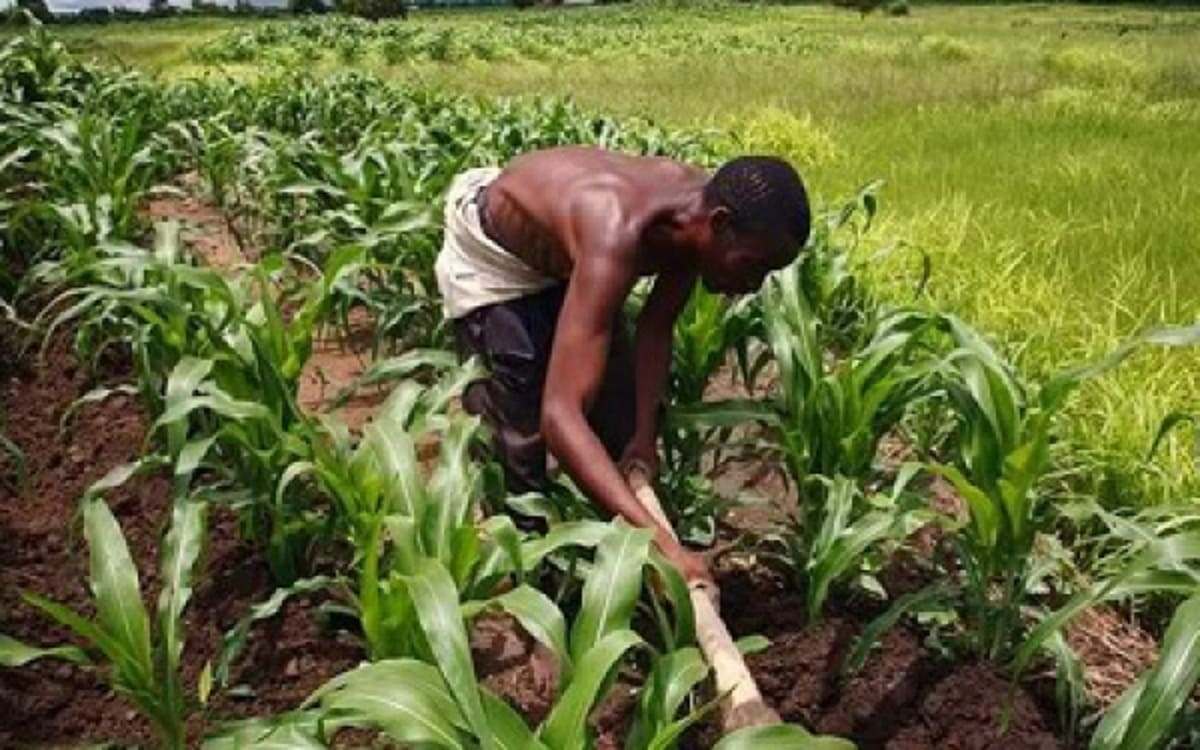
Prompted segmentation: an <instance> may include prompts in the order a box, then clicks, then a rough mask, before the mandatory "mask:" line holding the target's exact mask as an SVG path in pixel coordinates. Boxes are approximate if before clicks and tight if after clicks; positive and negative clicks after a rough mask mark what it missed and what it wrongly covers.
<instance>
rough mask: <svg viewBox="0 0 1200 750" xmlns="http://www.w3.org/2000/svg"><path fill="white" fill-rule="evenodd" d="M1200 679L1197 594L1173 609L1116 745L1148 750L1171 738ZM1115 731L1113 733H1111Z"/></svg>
mask: <svg viewBox="0 0 1200 750" xmlns="http://www.w3.org/2000/svg"><path fill="white" fill-rule="evenodd" d="M1198 681H1200V595H1197V596H1194V597H1192V598H1191V599H1188V600H1187V601H1185V602H1184V603H1183V604H1181V605H1179V608H1178V609H1176V610H1175V615H1174V616H1173V617H1172V618H1171V624H1170V625H1169V626H1167V632H1166V634H1165V635H1164V636H1163V642H1162V648H1161V651H1160V654H1159V658H1158V662H1157V663H1156V664H1155V665H1154V668H1153V669H1151V670H1150V673H1149V674H1148V675H1146V677H1145V679H1144V680H1139V683H1140V690H1138V695H1137V698H1136V703H1135V705H1134V708H1133V711H1132V712H1131V713H1130V714H1129V718H1128V720H1127V721H1125V722H1122V724H1123V725H1124V731H1123V732H1120V735H1121V741H1120V744H1119V745H1116V746H1115V747H1118V748H1120V750H1151V749H1152V748H1158V747H1162V746H1163V745H1165V744H1166V742H1167V740H1169V739H1170V738H1171V731H1172V729H1173V728H1174V726H1175V723H1176V721H1177V720H1178V718H1179V712H1180V709H1181V708H1182V707H1183V704H1184V703H1185V702H1186V701H1187V700H1188V698H1189V696H1191V694H1192V691H1193V690H1195V688H1196V683H1197V682H1198ZM1114 734H1115V733H1114Z"/></svg>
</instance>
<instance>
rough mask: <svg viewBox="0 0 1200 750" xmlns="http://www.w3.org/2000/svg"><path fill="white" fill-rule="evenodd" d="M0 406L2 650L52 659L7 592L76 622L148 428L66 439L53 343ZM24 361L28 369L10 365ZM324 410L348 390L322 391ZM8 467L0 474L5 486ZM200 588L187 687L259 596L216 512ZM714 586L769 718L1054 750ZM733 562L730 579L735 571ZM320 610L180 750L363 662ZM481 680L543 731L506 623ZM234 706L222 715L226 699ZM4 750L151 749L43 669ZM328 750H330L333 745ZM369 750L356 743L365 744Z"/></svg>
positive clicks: (1026, 711)
mask: <svg viewBox="0 0 1200 750" xmlns="http://www.w3.org/2000/svg"><path fill="white" fill-rule="evenodd" d="M0 355H2V356H0V363H3V364H2V365H0V367H3V368H6V369H4V370H0V376H2V377H3V383H2V387H0V404H2V406H3V409H4V412H3V413H4V415H5V419H4V422H5V426H4V429H5V430H6V434H7V435H8V436H9V437H10V438H12V439H13V440H14V441H15V442H16V443H17V444H18V445H20V446H21V447H22V448H23V449H24V451H25V454H26V457H27V459H28V474H29V476H28V480H27V483H26V485H25V487H24V488H23V489H21V490H20V491H19V492H14V491H11V490H10V489H8V488H4V487H3V485H2V484H0V490H2V491H3V493H4V494H3V495H0V534H3V539H4V543H3V545H0V632H4V633H6V634H9V635H12V636H14V637H17V638H20V639H22V640H27V641H30V642H33V643H38V644H47V645H48V644H53V643H57V642H61V641H62V640H64V639H66V638H67V637H68V634H67V633H66V632H65V631H63V630H62V629H61V628H57V627H54V626H52V625H50V624H48V623H47V622H46V620H45V619H44V618H42V617H41V615H39V614H38V613H37V612H35V611H33V610H32V609H31V608H30V607H28V606H27V605H25V604H24V603H23V602H22V601H21V600H20V597H19V591H20V590H31V591H37V592H39V593H43V594H47V595H49V596H51V597H52V598H54V599H57V600H59V601H62V602H64V603H66V604H68V605H70V606H73V607H76V608H79V609H81V610H84V611H87V610H88V607H89V604H88V601H89V597H88V593H87V590H86V568H87V556H86V546H85V545H84V543H83V540H82V538H81V535H80V534H79V533H78V531H77V530H76V528H77V524H72V517H73V514H74V511H75V509H76V507H77V503H78V499H79V497H80V496H81V494H82V492H83V490H84V489H85V488H86V487H87V486H88V484H90V483H91V482H93V481H94V480H95V479H98V478H99V477H101V476H103V474H104V473H105V472H106V471H108V470H109V469H110V468H111V467H113V466H115V465H118V464H120V463H123V462H125V461H129V460H132V459H133V458H135V457H136V456H137V455H139V452H140V450H141V448H142V443H143V437H144V431H145V427H146V420H145V416H144V414H143V413H142V411H141V409H140V407H139V405H138V403H137V402H136V400H133V399H130V398H126V397H119V396H118V397H114V398H111V399H109V400H107V401H105V402H103V403H100V404H94V405H91V406H88V407H85V408H83V409H81V410H79V412H78V413H77V415H76V417H75V418H74V420H73V421H72V422H71V424H70V426H69V428H68V429H67V430H66V431H65V432H64V433H62V434H60V433H59V431H58V424H59V421H60V419H61V417H62V414H63V413H64V412H65V410H66V409H67V407H68V406H69V405H70V404H71V403H72V401H73V400H74V399H76V398H77V397H78V396H80V395H82V394H83V393H85V392H86V391H87V390H88V389H90V388H91V387H92V386H93V385H95V384H96V379H95V378H93V377H92V376H90V375H89V373H87V372H86V371H84V370H83V368H81V367H79V366H78V365H77V364H76V362H75V360H74V357H73V356H72V354H71V351H70V347H69V346H68V345H67V342H66V341H58V342H56V343H55V344H54V345H53V346H52V347H51V349H50V350H49V352H48V354H47V356H46V358H45V360H44V361H34V360H30V359H28V358H25V359H24V360H22V358H20V357H18V356H17V352H16V350H15V349H14V348H13V346H12V342H11V340H10V339H5V338H3V337H2V336H0ZM21 361H24V362H25V366H24V367H21V366H19V365H18V363H19V362H21ZM104 369H105V371H106V372H108V373H111V375H110V376H106V377H105V378H102V379H101V380H102V382H108V383H111V382H119V381H121V380H123V379H124V378H125V377H126V376H127V375H128V367H127V365H125V364H124V363H121V362H108V363H105V366H104ZM328 380H330V381H331V384H330V385H329V386H327V395H332V393H331V392H330V389H334V391H333V392H336V389H335V386H334V385H333V383H336V388H340V386H341V385H342V384H343V383H344V382H345V381H344V380H342V379H341V378H339V379H337V380H335V379H334V378H332V377H330V378H328ZM8 468H10V467H9V466H8V465H2V466H0V469H4V470H7V469H8ZM107 500H108V502H109V503H110V505H111V506H112V508H113V510H114V512H115V513H116V515H117V517H118V520H119V521H120V522H121V524H122V528H123V529H124V531H125V533H126V535H127V538H128V539H129V544H130V547H131V550H132V553H133V556H134V558H135V561H136V562H137V565H138V568H139V572H140V574H141V577H142V581H143V586H144V590H145V593H146V600H147V601H148V602H151V603H152V602H153V597H154V595H155V594H156V588H157V574H156V570H155V567H156V564H157V553H158V546H159V541H160V537H161V533H162V528H161V526H162V519H164V518H165V512H166V509H167V502H168V498H167V485H166V482H165V481H164V480H163V478H161V477H148V478H142V479H136V480H133V481H131V482H130V483H129V484H127V485H126V486H125V487H122V488H120V489H118V490H115V491H113V492H111V493H109V495H108V497H107ZM210 525H211V528H210V541H209V547H208V552H207V555H206V557H205V560H204V570H203V573H202V574H200V575H199V576H198V578H197V589H196V592H195V595H194V599H193V601H192V604H191V606H190V607H189V609H188V614H187V618H186V619H187V623H186V624H187V630H186V632H187V636H188V641H187V646H186V648H185V652H184V653H185V666H184V672H185V679H186V684H187V685H188V686H189V690H190V689H191V686H194V685H195V681H196V679H197V677H198V675H199V674H200V671H201V670H202V669H203V667H204V665H205V664H206V663H208V662H209V661H211V660H213V659H214V658H215V656H216V654H217V653H218V650H219V648H220V644H221V639H222V636H223V634H224V633H225V631H226V630H227V629H228V628H230V627H231V626H233V625H234V623H235V622H236V621H237V620H238V618H239V617H241V616H242V615H243V614H245V612H246V611H247V608H248V607H249V606H250V605H251V604H252V603H254V602H257V601H260V600H262V599H264V598H266V596H268V595H269V593H270V587H271V584H270V580H269V577H268V574H267V571H266V566H265V564H264V563H263V561H262V559H261V557H260V556H259V555H258V554H257V553H256V552H255V551H254V550H253V549H252V548H250V547H249V546H248V545H245V544H242V543H241V542H240V541H239V539H238V535H237V524H236V519H235V518H234V517H233V516H232V515H231V514H228V513H222V512H214V514H213V516H212V518H211V522H210ZM729 560H730V562H729V563H728V564H727V565H726V568H727V569H726V570H725V572H724V573H722V576H721V587H722V594H723V600H722V611H723V612H724V613H725V615H726V618H727V622H728V623H729V626H730V629H731V631H732V632H733V633H734V635H735V637H736V636H743V635H749V634H755V633H758V634H763V635H766V636H768V637H769V638H770V640H771V645H770V647H769V648H768V649H766V650H765V651H764V652H762V653H760V654H755V655H752V656H750V657H749V659H748V663H749V665H750V668H751V671H752V672H753V673H754V675H755V677H756V679H757V680H758V681H759V685H760V687H761V688H762V690H763V693H764V696H765V697H766V698H767V700H768V702H769V703H770V704H771V705H772V706H773V707H774V708H775V709H776V710H777V711H779V713H780V714H781V715H782V716H783V718H784V719H786V720H790V721H800V722H803V723H805V724H806V725H808V726H810V727H812V728H814V729H816V730H818V731H821V732H826V733H832V734H839V735H843V736H848V737H851V738H852V739H854V740H855V741H856V742H858V743H859V746H860V747H862V748H898V749H903V750H911V749H915V748H1017V749H1020V748H1052V747H1058V746H1059V743H1058V741H1057V740H1056V739H1055V737H1054V735H1053V734H1052V733H1051V732H1050V731H1049V729H1048V726H1049V725H1048V724H1047V722H1046V719H1045V718H1044V716H1043V712H1042V711H1041V709H1040V707H1039V705H1038V703H1037V702H1036V701H1035V699H1034V698H1033V697H1032V695H1031V694H1030V693H1028V692H1027V691H1026V690H1024V689H1023V688H1020V689H1018V690H1017V691H1016V692H1015V694H1014V696H1015V697H1014V703H1013V708H1012V713H1011V720H1010V721H1011V723H1010V727H1009V730H1008V732H1007V733H1006V734H1003V735H1001V734H1000V733H999V732H998V730H997V728H996V727H997V722H998V717H999V715H1000V710H1001V707H1002V706H1003V705H1004V704H1005V701H1006V700H1007V699H1008V698H1009V695H1010V685H1009V682H1008V681H1007V680H1006V679H1005V678H1004V677H1003V676H1001V675H998V674H996V673H995V672H994V671H993V670H992V669H991V668H990V667H988V666H986V665H980V664H968V665H959V666H957V667H951V666H949V665H946V664H944V663H942V662H940V661H939V660H938V659H937V658H936V657H935V656H934V655H933V654H931V653H929V652H928V651H927V650H926V649H925V648H924V647H923V645H922V643H921V640H920V637H919V635H918V634H917V633H916V632H915V631H912V630H908V629H905V628H898V629H896V630H894V631H892V632H891V633H889V634H888V635H887V636H886V638H885V639H884V642H883V644H882V647H881V648H879V649H877V650H876V651H875V652H874V653H873V654H872V656H871V657H870V658H869V659H868V661H867V664H866V666H865V667H864V669H863V670H862V671H861V672H860V673H859V674H857V675H855V676H853V677H851V678H849V679H846V680H843V679H841V678H840V676H839V667H840V664H841V662H842V658H843V657H844V655H845V654H846V651H847V649H848V648H849V647H850V646H851V644H852V643H853V641H854V638H855V637H856V635H857V634H858V632H859V629H860V628H861V623H862V622H863V621H864V616H863V613H861V612H856V611H854V610H852V609H847V610H844V611H842V612H841V613H835V614H834V615H832V616H830V617H829V618H827V619H826V620H824V621H822V622H819V623H816V624H814V625H811V626H805V625H803V624H802V621H801V618H802V616H801V613H802V611H803V606H802V601H801V600H800V598H799V597H798V596H797V595H796V594H795V592H794V591H793V590H792V589H790V588H789V587H788V586H787V585H785V583H784V582H782V581H781V580H779V578H778V577H776V576H773V575H771V574H770V573H769V572H767V571H766V570H764V569H763V568H762V567H761V565H758V564H756V563H755V562H754V560H753V559H749V560H748V561H747V559H742V558H739V559H735V558H733V557H732V556H731V557H730V558H729ZM739 560H740V563H741V564H738V562H739ZM321 602H322V598H321V596H320V595H314V596H309V597H302V598H297V599H296V600H293V601H292V602H290V603H289V604H288V605H287V606H286V607H285V608H284V610H283V611H282V613H281V614H280V616H278V617H276V618H273V619H272V620H270V621H268V622H265V623H261V624H259V625H257V626H256V627H255V628H254V630H253V631H252V633H251V637H250V640H249V643H248V645H247V648H246V650H245V651H244V652H243V654H242V656H241V658H240V659H239V660H238V662H237V664H236V665H235V666H234V669H233V673H232V680H231V684H234V685H239V686H242V688H243V689H242V690H239V691H235V692H225V691H222V692H218V693H216V694H215V695H214V698H213V702H212V704H211V705H210V706H209V707H208V710H207V712H206V716H204V717H197V719H196V720H195V722H194V723H193V726H192V736H193V737H199V736H200V734H201V733H202V731H203V730H204V729H205V728H206V727H211V726H214V725H215V724H216V723H218V722H219V721H220V720H222V719H226V718H232V717H240V716H248V715H263V714H269V713H276V712H281V711H286V710H289V709H292V708H295V707H296V706H297V705H298V704H299V703H300V702H301V701H302V700H303V699H304V698H305V697H306V696H307V695H308V694H309V693H310V692H311V691H312V690H313V689H314V688H316V687H317V686H318V685H320V684H321V683H323V682H324V681H325V680H327V679H328V678H330V677H331V676H333V675H335V674H337V673H339V672H342V671H344V670H346V669H348V668H350V667H351V666H353V665H354V664H355V663H356V662H357V661H359V660H360V659H361V658H362V657H363V653H362V650H361V648H360V646H359V645H358V643H357V642H356V641H355V640H354V639H351V638H349V637H347V636H344V635H335V634H330V633H328V632H326V631H325V629H324V628H323V627H322V624H321V617H320V615H319V612H318V608H319V606H320V604H321ZM472 649H473V652H474V656H475V661H476V666H477V670H478V672H479V675H480V677H481V679H482V680H483V681H484V683H485V684H487V685H488V686H489V687H490V688H492V689H493V690H495V691H496V692H497V693H498V694H500V695H501V696H502V697H504V698H505V699H507V700H508V701H509V702H510V703H511V704H512V705H513V706H514V707H516V708H517V709H518V710H519V711H520V712H521V713H522V714H523V715H524V716H525V717H526V718H527V719H529V720H530V722H531V723H534V724H536V723H537V722H539V721H541V720H542V719H544V718H545V716H546V713H547V712H548V710H549V708H550V706H551V704H552V701H553V695H554V691H555V683H556V675H555V669H554V664H553V659H552V658H551V657H550V655H549V654H548V653H546V652H545V651H544V650H543V649H541V648H540V647H538V646H537V645H536V643H535V642H534V641H533V640H532V639H531V638H529V637H528V636H527V635H526V634H524V633H523V632H521V630H520V628H519V627H517V626H516V625H515V624H514V623H513V622H512V621H511V620H508V619H506V618H503V617H486V618H483V619H482V620H480V622H479V623H478V624H477V627H476V628H475V629H474V632H473V634H472ZM637 683H638V678H637V676H636V675H628V674H627V675H622V677H621V679H619V680H618V683H617V685H616V687H615V688H614V689H613V691H612V692H611V693H610V695H609V696H608V698H607V699H606V700H605V701H604V702H603V703H602V705H601V706H600V707H599V708H598V709H597V710H596V711H595V712H594V713H593V716H592V725H593V727H594V729H595V730H596V732H597V735H598V740H597V744H598V746H599V747H602V748H618V747H621V746H622V738H623V737H624V735H625V733H626V731H627V728H628V722H629V720H630V718H631V716H632V712H633V708H634V705H635V702H636V689H637ZM238 695H240V696H243V697H236V696H238ZM0 712H2V715H0V746H2V747H13V746H29V745H39V746H47V745H62V744H64V743H68V742H80V741H97V740H109V741H112V740H115V741H118V742H124V743H141V744H148V743H151V742H152V736H153V735H152V733H151V730H150V728H149V726H148V725H147V724H146V723H145V721H144V720H143V719H142V718H141V717H140V715H139V714H137V713H136V712H135V711H133V710H132V709H131V708H130V707H129V706H128V705H127V704H126V703H125V702H124V701H123V700H122V699H121V698H119V697H117V696H115V695H114V694H113V693H112V692H111V691H110V690H108V689H107V688H106V687H105V685H104V684H103V683H102V682H101V681H100V680H99V679H98V678H97V676H96V675H95V674H94V673H91V672H88V671H86V670H83V669H80V668H77V667H75V666H71V665H64V664H58V663H54V662H49V661H46V662H41V663H38V664H35V665H33V666H32V667H30V668H26V669H20V670H3V671H0ZM715 736H716V730H715V727H714V726H712V725H711V723H710V725H708V726H706V727H701V728H700V729H699V730H698V731H696V732H693V733H692V734H691V735H689V737H688V739H687V740H686V742H685V746H686V747H690V748H705V747H711V746H712V744H713V741H714V739H715ZM341 739H342V738H339V740H341ZM369 740H370V738H369V737H366V738H363V740H362V743H361V744H365V743H366V742H368V741H369Z"/></svg>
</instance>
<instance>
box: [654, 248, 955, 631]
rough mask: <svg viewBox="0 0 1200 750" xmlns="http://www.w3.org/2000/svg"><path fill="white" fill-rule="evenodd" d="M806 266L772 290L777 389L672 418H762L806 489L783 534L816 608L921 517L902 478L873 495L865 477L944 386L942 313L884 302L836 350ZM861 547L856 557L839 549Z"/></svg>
mask: <svg viewBox="0 0 1200 750" xmlns="http://www.w3.org/2000/svg"><path fill="white" fill-rule="evenodd" d="M802 269H803V267H802V266H801V265H795V266H792V267H790V268H788V269H785V270H784V271H782V272H780V273H779V274H778V275H776V276H774V277H772V278H771V279H770V280H769V281H768V287H767V288H766V289H765V290H764V293H763V310H764V313H763V315H764V323H765V330H766V339H767V343H768V345H769V349H770V353H771V355H772V361H773V362H774V363H775V366H776V367H777V369H778V381H777V383H776V384H775V386H774V394H773V395H772V396H771V397H769V398H767V399H762V400H737V399H734V400H726V401H714V402H709V403H704V404H699V405H697V406H694V407H692V408H690V409H684V408H680V409H676V410H675V411H674V412H673V415H672V421H673V422H674V423H675V424H677V425H681V426H685V427H693V428H695V427H735V426H739V425H746V424H749V423H758V424H760V425H762V427H763V428H764V429H765V437H764V439H762V440H761V442H759V443H756V444H755V447H757V448H758V449H759V450H762V448H763V447H766V448H767V450H768V451H769V452H770V453H773V454H775V455H777V456H778V457H779V459H780V460H781V462H782V463H783V465H784V466H785V467H786V468H787V470H788V474H789V475H790V477H791V478H792V479H793V480H794V481H795V482H796V483H797V488H798V490H799V493H800V502H799V503H798V505H797V508H796V510H795V512H794V517H793V519H792V521H791V523H790V524H789V528H788V531H787V532H786V533H785V534H783V535H782V536H781V537H779V538H778V539H777V541H779V542H782V544H783V550H784V552H785V554H784V559H785V560H787V561H788V563H789V566H790V568H791V569H792V570H793V571H795V572H796V574H797V578H798V581H799V583H800V585H801V588H803V589H804V590H805V592H806V597H807V609H808V615H809V617H810V618H814V617H816V616H818V615H819V613H820V610H821V608H822V606H823V604H824V601H825V599H826V597H827V595H828V587H829V585H830V584H831V583H833V582H834V581H837V580H841V579H844V578H845V577H847V576H849V575H850V574H851V573H853V572H856V571H857V570H858V567H859V564H860V563H861V561H862V556H863V555H864V554H865V553H866V552H867V550H868V549H869V548H871V547H872V546H874V545H875V544H877V543H879V542H882V541H884V540H885V539H888V538H893V537H895V536H896V535H900V534H903V533H904V532H905V530H906V529H909V528H911V526H912V523H913V522H914V521H915V518H914V517H913V516H912V515H911V514H912V513H913V512H915V511H916V508H915V506H914V505H913V503H912V502H911V501H910V500H909V498H908V495H907V494H906V493H904V492H902V490H903V486H902V485H901V486H899V487H898V489H897V491H896V492H895V493H893V495H892V496H890V497H887V496H882V495H879V496H872V498H867V497H864V496H863V494H862V493H861V492H860V491H859V489H858V484H860V483H863V482H866V481H868V480H871V479H873V478H874V473H875V471H874V470H875V466H874V465H875V460H876V455H877V453H878V449H879V442H880V440H881V439H882V438H883V437H884V436H885V435H887V434H888V433H889V432H891V431H892V430H894V429H895V428H896V427H897V425H898V424H899V422H900V420H901V418H902V417H903V416H904V415H905V414H906V413H907V411H908V410H909V409H910V408H911V407H912V405H913V404H914V403H917V402H919V401H920V400H921V399H924V398H927V397H929V396H931V395H933V394H934V393H936V392H937V390H938V388H939V379H938V368H937V360H936V359H935V357H934V352H935V347H936V345H937V341H938V328H939V323H940V319H939V318H938V317H937V316H932V315H926V314H924V313H918V312H913V311H907V310H893V311H885V312H882V313H880V314H879V315H878V317H877V320H875V322H874V323H873V325H872V326H870V327H869V328H868V329H867V330H866V331H865V336H866V339H865V343H863V344H862V345H861V346H860V347H858V348H856V349H854V350H852V351H851V352H849V353H848V354H846V355H845V357H844V358H843V359H836V358H834V357H833V356H832V355H831V353H830V352H829V350H828V348H827V341H826V340H825V338H824V337H823V333H824V332H825V331H826V330H827V327H826V325H825V324H823V323H822V321H821V319H820V316H819V315H818V314H817V313H816V312H815V311H814V309H813V306H812V302H811V300H810V298H809V293H808V291H807V290H806V288H805V285H804V281H805V276H804V275H803V274H802ZM906 481H907V480H906ZM872 502H874V503H875V506H872V504H871V503H872ZM835 540H836V541H837V544H836V545H835V544H834V542H835ZM850 550H853V551H854V556H853V558H852V559H843V558H837V556H838V555H840V554H844V553H846V552H848V551H850ZM835 558H836V559H837V562H833V560H834V559H835Z"/></svg>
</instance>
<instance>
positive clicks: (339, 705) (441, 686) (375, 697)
mask: <svg viewBox="0 0 1200 750" xmlns="http://www.w3.org/2000/svg"><path fill="white" fill-rule="evenodd" d="M315 703H319V704H320V706H321V708H322V709H323V713H324V715H325V716H326V717H327V718H329V719H332V720H333V721H335V722H337V723H338V724H342V725H354V726H362V727H374V728H377V729H379V730H380V731H382V732H383V733H384V734H386V735H387V736H388V737H390V738H392V739H393V740H396V741H397V742H406V743H417V744H419V743H430V744H432V745H434V746H436V747H439V748H451V749H458V748H465V747H467V745H466V744H465V742H464V736H463V730H465V729H467V723H466V721H465V719H464V717H463V714H462V711H461V710H460V709H459V706H458V704H457V703H456V702H455V700H454V698H453V696H451V694H450V691H449V690H448V689H447V687H446V682H445V680H443V679H442V676H441V674H439V673H438V670H437V668H435V667H433V666H430V665H428V664H425V663H423V662H419V661H414V660H411V659H391V660H386V661H379V662H375V663H373V664H364V665H362V666H360V667H357V668H355V669H352V670H350V671H349V672H346V673H344V674H340V675H338V676H337V677H334V678H333V679H332V680H330V681H329V682H327V683H325V684H324V685H323V686H321V687H320V688H318V689H317V692H315V693H314V694H313V695H312V696H311V697H310V698H309V699H308V700H307V701H306V702H305V707H308V706H311V705H313V704H315Z"/></svg>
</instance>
